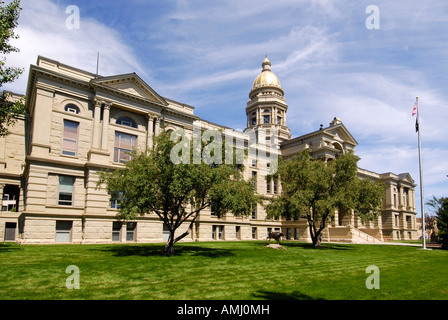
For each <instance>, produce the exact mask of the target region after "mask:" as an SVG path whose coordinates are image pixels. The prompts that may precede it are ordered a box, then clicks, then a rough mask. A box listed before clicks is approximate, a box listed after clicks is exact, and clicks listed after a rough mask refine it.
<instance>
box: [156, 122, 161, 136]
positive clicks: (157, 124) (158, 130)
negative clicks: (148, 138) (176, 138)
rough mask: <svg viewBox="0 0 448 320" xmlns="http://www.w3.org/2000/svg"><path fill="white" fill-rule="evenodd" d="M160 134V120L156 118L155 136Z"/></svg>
mask: <svg viewBox="0 0 448 320" xmlns="http://www.w3.org/2000/svg"><path fill="white" fill-rule="evenodd" d="M159 132H160V118H156V126H155V135H156V136H157V135H158V134H159Z"/></svg>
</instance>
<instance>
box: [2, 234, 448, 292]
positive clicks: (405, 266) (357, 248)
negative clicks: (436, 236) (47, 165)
mask: <svg viewBox="0 0 448 320" xmlns="http://www.w3.org/2000/svg"><path fill="white" fill-rule="evenodd" d="M283 245H284V246H285V247H286V248H287V250H274V249H270V248H266V247H265V246H264V243H263V242H259V241H256V242H244V241H242V242H195V243H180V244H177V245H176V249H177V254H176V255H174V256H164V255H162V254H160V252H161V250H162V245H161V244H126V245H119V244H117V245H18V244H15V243H0V299H175V300H177V299H195V300H196V299H223V300H229V299H230V300H231V299H243V300H246V299H332V300H334V299H448V251H444V250H440V249H438V250H431V251H424V250H421V249H419V248H416V247H406V246H392V245H391V246H386V245H351V244H323V247H322V248H320V249H313V248H311V247H310V245H309V244H306V243H297V242H289V243H288V242H285V243H284V244H283ZM69 265H76V266H77V267H78V268H79V270H80V289H79V290H76V289H72V290H68V289H67V288H66V279H67V277H68V276H69V274H66V273H65V270H66V268H67V266H69ZM369 265H376V266H378V268H379V271H380V289H372V290H368V289H367V288H366V286H365V281H366V279H367V277H368V276H369V275H370V274H367V273H366V268H367V266H369Z"/></svg>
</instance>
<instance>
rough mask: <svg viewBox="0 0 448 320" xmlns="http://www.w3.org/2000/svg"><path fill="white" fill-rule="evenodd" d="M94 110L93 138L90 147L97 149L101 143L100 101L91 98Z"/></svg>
mask: <svg viewBox="0 0 448 320" xmlns="http://www.w3.org/2000/svg"><path fill="white" fill-rule="evenodd" d="M93 103H94V106H95V110H94V113H93V138H92V148H95V149H99V148H100V143H101V136H100V118H101V101H99V100H93Z"/></svg>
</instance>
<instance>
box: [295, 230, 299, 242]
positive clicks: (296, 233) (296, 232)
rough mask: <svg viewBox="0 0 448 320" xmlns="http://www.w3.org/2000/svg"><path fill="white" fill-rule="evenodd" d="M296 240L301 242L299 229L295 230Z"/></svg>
mask: <svg viewBox="0 0 448 320" xmlns="http://www.w3.org/2000/svg"><path fill="white" fill-rule="evenodd" d="M294 240H299V229H297V228H295V229H294Z"/></svg>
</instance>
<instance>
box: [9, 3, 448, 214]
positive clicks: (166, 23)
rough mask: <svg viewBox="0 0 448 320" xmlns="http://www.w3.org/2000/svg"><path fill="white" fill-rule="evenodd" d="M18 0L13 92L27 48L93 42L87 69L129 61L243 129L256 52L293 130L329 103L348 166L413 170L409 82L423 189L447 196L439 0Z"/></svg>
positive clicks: (326, 116)
mask: <svg viewBox="0 0 448 320" xmlns="http://www.w3.org/2000/svg"><path fill="white" fill-rule="evenodd" d="M69 5H76V6H77V7H78V8H79V10H80V28H79V29H77V30H76V29H75V30H69V29H67V27H66V19H67V18H68V17H69V14H67V13H66V12H65V10H66V7H67V6H69ZM369 5H376V6H377V7H378V9H379V29H368V28H366V19H368V17H369V16H370V14H371V13H366V8H367V7H368V6H369ZM22 7H23V11H22V13H21V18H20V20H19V27H18V29H17V32H18V34H19V35H20V39H19V40H17V41H16V42H15V44H16V46H17V47H19V48H20V50H21V52H20V53H17V54H12V55H10V56H9V57H8V60H7V61H8V63H9V64H12V65H15V66H22V67H24V68H25V69H26V71H25V74H24V75H23V76H22V77H21V78H20V79H19V80H17V81H16V82H15V83H14V84H12V85H9V86H5V89H8V90H12V91H15V92H19V93H24V92H25V89H26V81H27V77H28V69H29V65H30V64H34V63H35V62H36V59H37V55H39V54H40V55H42V56H46V57H49V58H53V59H55V60H58V61H60V62H62V63H65V64H69V65H72V66H75V67H78V68H80V69H84V70H87V71H91V72H95V70H96V53H97V51H100V68H99V73H100V74H101V75H104V76H109V75H113V74H122V73H128V72H136V73H137V74H139V75H140V76H141V77H142V78H143V79H144V80H145V81H146V82H147V83H148V84H149V85H150V86H151V87H152V88H153V89H154V90H156V91H157V92H158V93H159V94H160V95H162V96H165V97H168V98H171V99H174V100H177V101H181V102H183V103H187V104H189V105H192V106H194V107H195V113H196V114H197V115H199V116H201V117H202V118H204V119H207V120H209V121H212V122H216V123H219V124H222V125H226V126H229V127H232V128H235V129H244V127H245V123H246V116H245V107H246V102H247V99H248V94H249V91H250V89H251V86H252V82H253V80H254V79H255V77H256V76H257V75H258V73H259V72H260V71H261V62H262V60H263V59H264V56H265V53H266V52H267V53H268V55H269V59H270V60H271V63H272V71H273V72H274V73H275V74H276V75H277V76H278V77H279V79H280V81H281V84H282V87H283V89H284V91H285V98H286V100H287V103H288V106H289V109H288V115H287V120H288V126H289V127H290V128H291V133H292V135H293V136H298V135H302V134H306V133H308V132H310V131H314V130H317V129H318V128H319V126H320V124H324V125H328V123H329V122H330V121H331V120H332V119H333V117H335V116H337V117H339V118H340V119H341V120H342V121H343V123H344V124H345V126H346V127H347V128H348V130H349V131H350V132H351V133H352V135H353V136H354V137H355V138H356V140H357V141H358V143H359V145H358V147H357V148H356V149H355V151H356V153H357V154H358V155H359V156H360V157H361V160H360V162H359V166H360V167H362V168H365V169H368V170H371V171H375V172H379V173H383V172H389V171H390V172H394V173H397V174H398V173H402V172H409V173H410V174H411V175H412V177H413V178H414V180H415V182H416V183H417V184H418V183H419V175H418V152H417V134H416V132H415V128H414V124H415V118H413V117H412V116H411V111H412V107H413V105H414V102H415V97H416V96H418V97H419V98H420V99H419V100H420V116H421V134H422V150H423V165H424V168H423V173H424V189H425V198H429V197H431V196H432V195H435V196H437V197H440V196H448V177H447V174H448V143H447V137H448V107H447V102H448V90H447V84H448V63H447V62H448V2H447V1H445V0H440V1H436V0H428V1H415V0H408V1H398V0H397V1H379V0H373V1H372V0H369V1H349V0H340V1H339V0H335V1H329V0H307V1H304V0H294V1H290V0H278V1H272V0H271V1H265V0H257V1H253V0H244V1H241V0H228V1H210V0H202V1H201V0H199V1H186V0H183V1H182V0H178V1H175V0H173V1H160V0H159V1H152V0H149V1H144V0H128V1H113V0H109V1H98V0H96V1H75V0H68V1H66V0H53V1H50V0H39V1H31V0H22ZM416 201H417V204H419V202H420V192H419V189H418V188H417V195H416ZM417 206H418V207H419V205H417ZM418 212H420V209H418Z"/></svg>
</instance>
